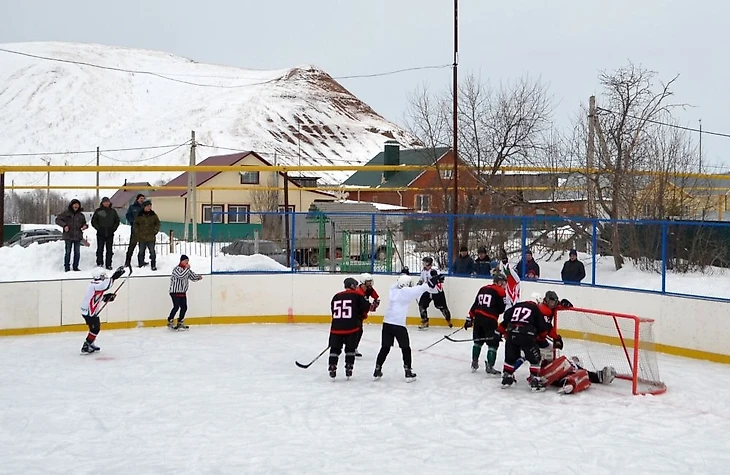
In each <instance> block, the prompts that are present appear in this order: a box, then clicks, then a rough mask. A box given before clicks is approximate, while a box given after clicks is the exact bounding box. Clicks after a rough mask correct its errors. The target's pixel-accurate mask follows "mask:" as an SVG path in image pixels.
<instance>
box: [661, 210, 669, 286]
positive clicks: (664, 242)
mask: <svg viewBox="0 0 730 475" xmlns="http://www.w3.org/2000/svg"><path fill="white" fill-rule="evenodd" d="M667 227H668V226H667V223H666V222H663V223H662V293H666V291H667V234H668V233H667Z"/></svg>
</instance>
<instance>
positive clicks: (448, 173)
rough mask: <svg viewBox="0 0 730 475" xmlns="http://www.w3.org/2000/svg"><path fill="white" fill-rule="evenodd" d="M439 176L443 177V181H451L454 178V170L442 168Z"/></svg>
mask: <svg viewBox="0 0 730 475" xmlns="http://www.w3.org/2000/svg"><path fill="white" fill-rule="evenodd" d="M439 174H440V175H441V179H442V180H451V179H452V178H454V169H453V168H442V169H440V170H439Z"/></svg>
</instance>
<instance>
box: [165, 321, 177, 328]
mask: <svg viewBox="0 0 730 475" xmlns="http://www.w3.org/2000/svg"><path fill="white" fill-rule="evenodd" d="M167 328H169V329H170V330H174V329H175V321H174V320H168V321H167Z"/></svg>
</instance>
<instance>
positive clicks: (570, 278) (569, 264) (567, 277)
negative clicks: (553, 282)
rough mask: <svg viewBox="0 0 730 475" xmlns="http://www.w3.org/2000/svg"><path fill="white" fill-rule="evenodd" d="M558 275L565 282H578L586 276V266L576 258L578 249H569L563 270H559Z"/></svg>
mask: <svg viewBox="0 0 730 475" xmlns="http://www.w3.org/2000/svg"><path fill="white" fill-rule="evenodd" d="M560 277H561V278H562V279H563V283H565V284H580V283H581V281H582V280H583V279H585V278H586V268H585V266H584V265H583V263H582V262H581V261H579V260H578V251H576V250H575V249H571V250H570V257H569V258H568V260H567V261H565V264H563V270H562V272H560Z"/></svg>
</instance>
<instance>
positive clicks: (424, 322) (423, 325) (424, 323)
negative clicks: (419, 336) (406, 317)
mask: <svg viewBox="0 0 730 475" xmlns="http://www.w3.org/2000/svg"><path fill="white" fill-rule="evenodd" d="M418 329H419V330H427V329H428V320H421V324H420V325H418Z"/></svg>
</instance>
